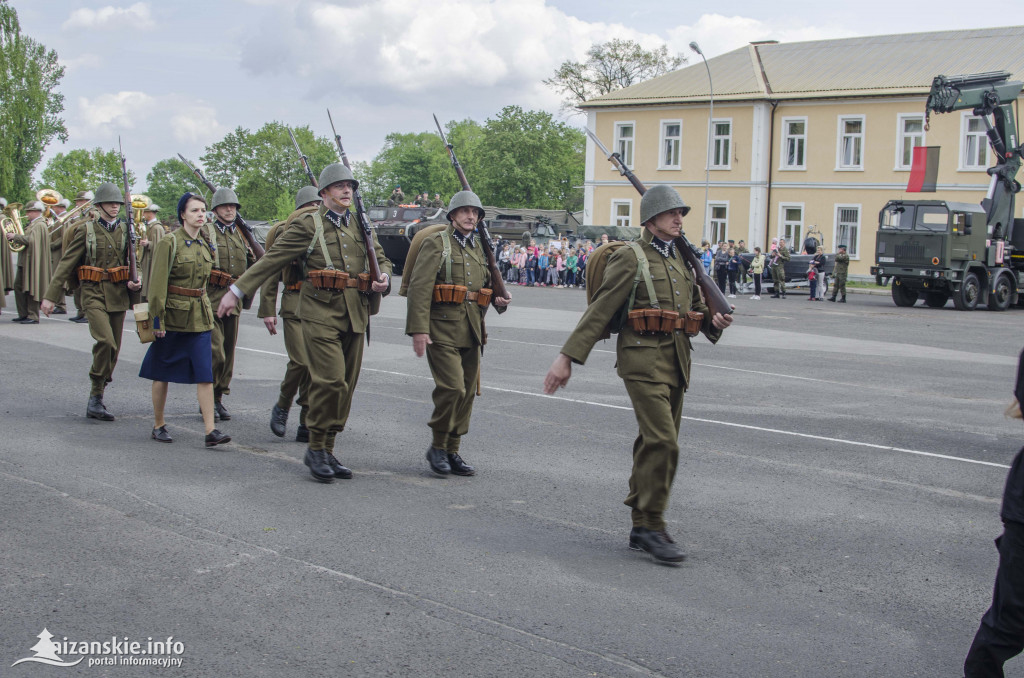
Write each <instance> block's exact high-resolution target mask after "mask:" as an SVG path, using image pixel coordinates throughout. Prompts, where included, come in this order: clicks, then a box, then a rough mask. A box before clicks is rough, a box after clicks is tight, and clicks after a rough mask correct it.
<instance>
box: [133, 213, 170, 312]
mask: <svg viewBox="0 0 1024 678" xmlns="http://www.w3.org/2000/svg"><path fill="white" fill-rule="evenodd" d="M164 235H166V231H165V229H164V225H163V224H161V223H160V221H159V220H158V219H153V220H152V221H150V222H149V223H148V224H146V240H147V241H148V243H149V244H147V245H146V246H145V247H143V248H141V249H142V257H141V258H140V259H139V277H141V278H142V299H143V300H144V301H145V300H147V299H149V279H150V277H151V276H152V275H153V253H154V252H155V251H156V246H157V243H159V242H160V239H161V238H163V237H164Z"/></svg>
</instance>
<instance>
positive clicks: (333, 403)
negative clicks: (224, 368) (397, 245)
mask: <svg viewBox="0 0 1024 678" xmlns="http://www.w3.org/2000/svg"><path fill="white" fill-rule="evenodd" d="M331 214H333V212H332V213H331ZM314 215H319V217H320V219H321V221H322V223H323V239H324V243H323V244H324V245H325V246H326V251H325V249H324V247H322V246H321V244H320V243H319V242H317V241H316V240H317V239H316V237H315V236H316V220H315V218H314ZM348 215H349V218H348V219H347V221H346V220H345V219H344V218H341V219H340V223H341V226H336V225H335V224H334V222H333V221H331V218H330V217H329V216H328V210H327V207H326V206H323V205H321V206H320V207H319V208H318V209H316V210H310V211H308V212H303V213H301V214H299V215H298V216H296V217H294V218H293V219H291V220H290V221H289V223H288V226H287V227H286V228H285V230H284V232H283V233H281V234H279V235H278V236H277V239H276V240H275V242H274V247H273V249H271V250H268V251H267V253H266V255H264V257H263V258H262V259H260V261H259V262H257V263H256V264H255V265H254V266H253V267H252V268H250V269H249V270H248V271H246V273H245V275H243V276H242V277H241V278H240V279H239V280H238V281H237V282H236V283H235V285H236V286H237V288H238V289H239V291H241V292H242V293H243V294H244V295H245V296H246V297H247V298H252V296H253V295H254V294H255V293H256V290H257V288H259V286H260V284H261V283H262V282H263V281H264V280H266V279H267V278H269V277H270V276H271V275H273V274H274V273H277V272H278V271H280V270H281V269H283V268H284V267H285V266H287V265H288V264H289V263H291V262H292V261H294V260H295V259H296V258H305V270H306V271H311V270H320V269H324V268H327V266H328V257H329V258H330V259H329V261H330V263H331V264H332V265H333V267H334V268H335V269H337V270H339V271H345V272H347V273H349V274H350V275H352V276H355V275H358V274H359V273H363V272H365V271H366V270H367V263H366V246H365V245H364V243H363V234H362V232H361V229H360V227H359V224H358V219H357V218H356V216H355V215H354V214H352V213H351V212H349V213H348ZM373 242H374V248H375V251H376V253H377V263H378V265H379V266H380V270H381V272H382V273H385V274H387V275H388V276H390V275H391V262H390V261H388V260H387V258H386V257H385V256H384V254H383V251H382V250H381V247H380V244H379V243H378V242H377V234H376V232H374V233H373ZM388 292H390V288H389V289H388ZM386 293H387V292H385V294H386ZM380 296H381V295H379V294H369V295H368V294H362V293H360V292H359V290H357V289H356V288H354V287H349V288H346V289H344V290H318V289H316V288H315V287H313V285H312V284H311V283H310V282H309V280H308V279H306V280H304V282H303V284H302V290H301V291H300V293H299V299H300V301H299V317H300V318H301V321H302V341H303V345H304V346H305V349H306V359H307V361H308V364H309V366H310V370H309V372H310V375H309V376H310V387H309V415H308V416H307V418H306V426H307V427H308V428H309V446H310V449H313V450H326V451H327V452H331V451H332V450H333V449H334V437H335V435H337V433H338V432H340V431H342V430H344V428H345V423H346V422H347V421H348V414H349V410H350V408H351V406H352V394H353V392H354V391H355V387H356V383H357V382H358V381H359V369H360V367H361V366H362V362H363V340H364V335H365V333H366V331H367V329H368V327H369V323H370V314H371V304H373V305H374V306H378V305H379V303H380ZM211 301H212V299H211Z"/></svg>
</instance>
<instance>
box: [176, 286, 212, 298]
mask: <svg viewBox="0 0 1024 678" xmlns="http://www.w3.org/2000/svg"><path fill="white" fill-rule="evenodd" d="M167 291H168V292H170V293H171V294H180V295H181V296H183V297H201V296H203V295H204V294H206V290H205V289H199V290H194V289H192V288H190V287H178V286H177V285H168V286H167Z"/></svg>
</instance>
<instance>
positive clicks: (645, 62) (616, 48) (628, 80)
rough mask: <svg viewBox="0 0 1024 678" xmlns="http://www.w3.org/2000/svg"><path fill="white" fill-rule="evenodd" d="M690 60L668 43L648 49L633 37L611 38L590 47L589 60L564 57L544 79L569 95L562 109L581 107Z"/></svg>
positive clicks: (662, 73)
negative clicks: (632, 38)
mask: <svg viewBox="0 0 1024 678" xmlns="http://www.w3.org/2000/svg"><path fill="white" fill-rule="evenodd" d="M684 63H686V58H685V57H683V56H681V55H678V54H676V55H672V54H669V51H668V47H666V46H664V45H662V46H661V47H659V48H658V49H652V50H646V49H644V48H643V47H641V46H640V43H638V42H634V41H632V40H619V39H615V40H609V41H608V42H605V43H602V44H600V45H594V46H593V47H591V48H590V49H589V50H587V59H586V61H571V60H570V61H563V62H562V65H561V66H559V67H558V69H557V70H555V74H554V75H553V76H552V77H550V78H548V79H547V80H545V81H544V84H545V85H547V86H548V87H550V88H552V89H553V90H555V91H556V92H558V93H559V94H561V95H563V96H564V97H565V98H564V99H563V100H562V110H565V111H571V110H579V105H580V104H582V103H583V102H584V101H587V100H589V99H593V98H594V97H599V96H601V95H603V94H608V93H610V92H614V91H615V90H617V89H622V88H623V87H629V86H630V85H635V84H636V83H638V82H643V81H644V80H650V79H651V78H655V77H657V76H659V75H664V74H665V73H668V72H669V71H674V70H675V69H677V68H679V67H680V66H682V65H683V64H684Z"/></svg>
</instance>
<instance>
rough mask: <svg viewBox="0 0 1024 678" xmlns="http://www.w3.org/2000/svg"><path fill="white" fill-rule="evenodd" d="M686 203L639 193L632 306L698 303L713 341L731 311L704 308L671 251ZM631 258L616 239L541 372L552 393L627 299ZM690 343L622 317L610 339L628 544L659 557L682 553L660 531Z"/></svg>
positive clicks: (692, 306)
mask: <svg viewBox="0 0 1024 678" xmlns="http://www.w3.org/2000/svg"><path fill="white" fill-rule="evenodd" d="M689 211H690V208H689V207H687V206H686V204H685V203H683V200H682V198H680V197H679V194H678V193H677V192H676V191H675V190H674V189H672V188H671V187H669V186H665V185H659V186H652V187H650V188H649V189H648V190H647V192H646V193H645V194H644V196H643V199H642V200H641V201H640V220H641V222H642V223H643V226H644V231H643V232H642V233H641V235H640V240H639V251H640V252H641V253H642V254H643V257H644V259H645V260H646V262H647V266H648V268H649V275H650V277H649V278H648V277H647V276H644V277H643V280H644V282H640V283H639V284H637V285H635V301H634V305H633V308H661V309H664V310H672V311H675V312H677V313H679V315H680V316H683V315H685V314H686V313H687V312H689V311H691V310H693V311H700V312H702V313H703V314H704V321H703V325H702V328H701V331H702V332H703V333H704V335H705V336H706V337H707V338H708V339H709V340H710V341H711V342H712V343H715V342H717V341H718V339H719V338H720V337H721V335H722V330H724V329H725V328H726V327H728V326H729V325H730V324H731V323H732V316H724V315H722V314H715V315H714V316H713V317H712V316H711V314H710V313H709V312H708V308H707V307H706V306H705V305H704V302H703V301H701V298H700V294H699V293H698V292H697V290H696V289H695V281H694V279H693V274H692V273H691V271H690V270H689V268H688V267H687V266H686V265H685V263H684V262H683V259H682V255H681V254H679V253H678V252H676V249H675V243H674V240H675V238H676V237H678V236H679V235H680V233H681V232H682V224H683V217H684V216H686V214H687V212H689ZM638 263H640V264H642V263H643V262H641V261H640V260H639V258H638V254H637V251H636V250H634V248H633V247H632V246H623V247H620V248H619V249H617V250H615V251H614V252H612V253H611V254H609V255H608V258H607V263H606V267H605V270H604V277H603V278H602V280H601V283H600V286H599V287H598V289H597V290H596V292H595V294H594V297H593V300H592V302H591V304H590V305H589V306H588V307H587V310H586V311H585V312H584V313H583V317H582V318H580V322H579V324H578V325H577V326H576V329H575V330H573V333H572V335H570V337H569V339H568V341H566V342H565V345H564V346H563V347H562V352H561V353H560V354H559V356H558V357H557V358H555V361H554V363H553V364H552V365H551V369H550V370H549V371H548V373H547V376H546V377H545V379H544V392H545V393H548V394H551V393H554V392H555V391H556V390H558V389H559V388H560V387H563V386H565V385H566V384H567V383H568V382H569V377H570V376H571V374H572V363H578V364H581V365H582V364H583V363H584V362H585V361H586V359H587V356H588V355H589V354H590V351H591V349H593V347H594V344H595V343H596V342H597V341H598V340H599V339H601V338H602V335H603V334H604V332H605V329H606V328H607V327H608V324H609V322H610V321H611V320H612V318H613V317H615V316H616V315H617V314H618V313H620V312H621V310H622V309H623V307H624V306H625V305H626V304H627V303H628V300H629V298H630V296H631V292H632V290H634V282H635V281H636V279H637V266H638ZM652 292H653V295H652ZM690 350H691V347H690V339H689V338H688V337H687V336H686V335H685V334H684V333H683V332H682V330H679V329H676V330H674V331H669V332H665V333H643V334H641V333H639V332H637V331H635V330H634V329H633V328H632V327H631V326H630V325H628V324H627V325H626V326H624V327H623V328H622V330H621V331H620V332H619V338H618V343H617V346H616V355H617V358H618V361H617V363H616V364H617V369H618V373H619V377H621V378H622V380H623V381H624V382H625V385H626V392H627V393H628V394H629V398H630V400H631V401H632V403H633V412H634V414H635V415H636V419H637V424H638V425H639V435H638V436H637V438H636V440H635V441H634V443H633V472H632V474H631V476H630V479H629V495H628V496H627V497H626V501H625V504H626V505H627V506H629V507H630V508H631V509H632V521H633V529H632V531H631V532H630V534H629V546H630V548H632V549H637V550H644V551H647V552H648V553H650V554H651V556H652V557H653V558H654V559H655V560H657V561H659V562H665V563H678V562H681V561H682V560H684V559H685V557H686V556H685V555H684V554H683V552H682V550H681V549H680V548H679V546H678V545H677V544H676V543H675V542H674V541H673V540H672V538H671V537H669V536H668V533H667V532H666V531H665V519H664V512H665V509H666V508H667V506H668V498H669V492H670V490H671V488H672V480H673V478H674V476H675V471H676V465H677V463H678V459H679V425H680V420H681V418H682V412H683V394H684V392H685V391H686V388H687V386H688V385H689V383H690Z"/></svg>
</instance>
